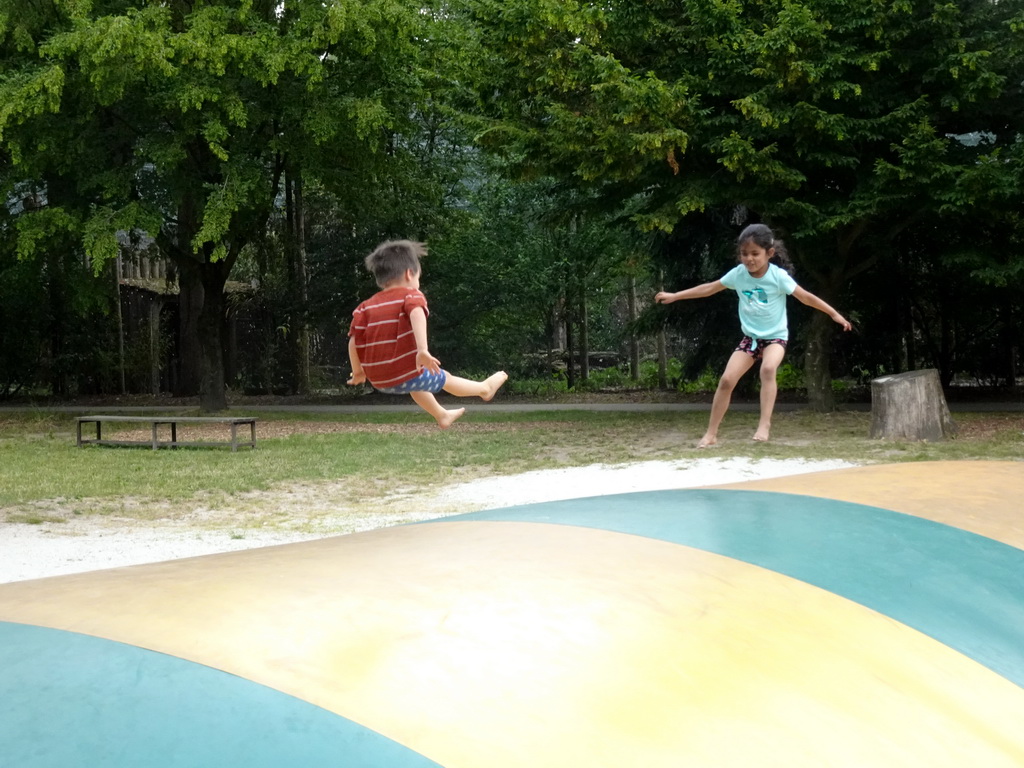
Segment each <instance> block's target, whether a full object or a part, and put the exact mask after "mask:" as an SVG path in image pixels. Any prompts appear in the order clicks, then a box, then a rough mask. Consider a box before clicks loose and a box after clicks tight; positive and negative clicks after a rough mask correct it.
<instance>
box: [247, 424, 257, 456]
mask: <svg viewBox="0 0 1024 768" xmlns="http://www.w3.org/2000/svg"><path fill="white" fill-rule="evenodd" d="M249 427H250V428H251V430H252V447H253V450H255V449H256V422H255V421H250V422H249Z"/></svg>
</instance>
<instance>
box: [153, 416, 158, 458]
mask: <svg viewBox="0 0 1024 768" xmlns="http://www.w3.org/2000/svg"><path fill="white" fill-rule="evenodd" d="M158 445H159V443H158V442H157V440H156V422H155V421H154V422H153V450H154V451H155V450H156V449H157V446H158Z"/></svg>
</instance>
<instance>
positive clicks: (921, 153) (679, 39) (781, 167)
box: [464, 0, 1024, 409]
mask: <svg viewBox="0 0 1024 768" xmlns="http://www.w3.org/2000/svg"><path fill="white" fill-rule="evenodd" d="M464 7H465V8H466V12H467V14H468V15H469V16H470V17H471V18H472V19H473V22H474V24H475V25H476V28H477V29H478V30H479V31H478V44H479V46H480V55H481V57H482V62H483V63H482V64H481V66H479V67H478V68H477V73H478V79H477V83H478V93H479V94H480V98H479V104H478V110H479V114H480V115H481V120H480V131H479V140H480V142H481V144H482V145H483V146H485V147H488V148H489V149H491V150H493V151H495V152H498V153H501V154H502V155H503V156H506V157H508V158H509V159H510V161H512V162H513V163H515V164H516V165H517V166H518V168H519V171H520V172H521V173H523V174H528V173H536V172H544V173H551V174H554V175H557V176H560V177H564V178H571V179H574V180H576V182H577V183H580V184H586V185H592V186H597V187H599V188H600V189H601V191H602V193H603V194H606V195H611V196H618V197H620V198H635V199H640V200H641V201H642V209H641V210H639V211H638V214H637V216H636V221H637V223H638V224H639V225H640V226H641V227H644V228H647V229H663V230H671V229H672V228H674V227H675V226H676V225H677V224H678V223H679V222H680V221H683V220H685V219H686V218H687V217H689V216H692V215H694V214H698V213H700V212H702V211H706V210H709V209H710V210H715V209H717V210H729V209H732V210H741V211H746V212H748V214H749V216H750V217H754V218H760V219H762V220H765V221H767V223H769V224H770V225H772V226H773V227H774V228H775V229H776V230H777V231H778V233H779V234H780V235H782V236H785V237H786V238H787V240H788V242H789V243H790V245H791V246H792V248H791V250H792V252H793V254H794V256H795V258H796V261H797V265H798V267H799V269H800V270H801V275H803V276H804V277H809V278H810V282H811V285H810V286H809V287H810V288H811V290H813V291H814V292H815V293H818V294H819V295H821V296H822V297H823V298H825V299H826V300H827V301H829V302H830V303H836V304H840V305H842V302H841V301H839V299H840V298H841V293H842V291H843V288H844V286H845V285H847V283H848V282H849V280H850V279H851V278H853V277H854V276H856V275H858V274H860V273H863V272H866V271H871V270H875V269H877V268H878V259H879V257H880V255H881V253H882V252H883V251H882V250H880V249H875V248H871V247H869V246H870V245H871V244H872V242H879V241H880V242H888V241H891V239H892V238H893V237H895V236H896V235H897V234H898V233H899V232H901V231H903V230H905V229H906V228H907V227H908V226H910V225H911V224H912V223H913V222H914V221H916V220H918V219H920V218H921V217H922V216H926V215H928V214H929V213H931V212H938V211H943V212H944V214H945V215H947V216H952V215H955V214H958V213H962V212H964V211H966V210H969V209H970V207H971V206H972V205H973V204H974V203H975V202H976V200H977V199H978V198H977V195H975V196H974V197H973V198H972V196H971V195H970V194H969V192H968V189H969V184H968V183H967V182H968V180H970V179H975V180H976V178H977V176H978V174H979V172H980V171H979V168H983V169H985V171H986V172H987V173H989V174H994V175H997V176H1000V177H1005V176H1008V175H1009V176H1014V175H1017V176H1019V174H1020V156H1019V154H1018V153H1016V152H1012V151H1011V148H1012V147H1014V146H1015V144H1016V143H1017V142H1018V141H1019V135H1018V134H1019V130H1020V126H1021V125H1022V121H1021V116H1022V114H1021V109H1022V106H1021V104H1022V102H1021V99H1020V93H1019V91H1020V83H1021V82H1022V80H1024V68H1022V66H1021V57H1020V49H1021V46H1020V42H1021V32H1020V30H1021V28H1022V25H1021V22H1020V17H1021V3H1020V1H1019V0H1013V1H1012V2H1009V3H991V2H987V0H969V2H961V3H958V4H952V3H947V2H944V0H908V2H901V3H875V2H869V1H868V0H854V1H853V2H847V1H846V0H843V1H842V2H840V1H839V0H804V1H802V2H794V0H768V1H767V2H727V3H708V2H705V0H684V2H675V1H674V0H673V1H670V0H647V1H646V2H636V3H590V2H555V1H554V0H518V1H516V2H502V3H498V2H495V1H493V0H466V2H465V5H464ZM971 134H980V135H984V136H985V139H986V140H985V141H983V142H977V143H974V144H971V143H969V142H964V141H963V140H962V137H964V136H967V135H971ZM698 257H699V254H696V253H692V252H690V253H686V254H685V258H688V259H694V258H698ZM817 315H820V313H817V314H816V315H815V316H814V317H813V319H812V321H811V324H810V328H809V331H808V335H807V364H806V376H807V380H808V391H809V395H810V397H811V402H812V404H813V405H814V406H816V407H818V408H822V409H825V408H829V407H831V390H830V387H829V384H830V375H829V365H828V361H829V350H830V344H829V339H830V335H831V333H832V330H831V324H830V323H829V322H828V318H827V317H824V316H823V315H822V316H821V317H818V316H817Z"/></svg>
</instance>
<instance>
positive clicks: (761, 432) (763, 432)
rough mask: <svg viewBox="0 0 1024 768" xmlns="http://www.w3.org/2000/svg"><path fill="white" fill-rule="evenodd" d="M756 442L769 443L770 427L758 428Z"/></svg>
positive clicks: (755, 434) (755, 436)
mask: <svg viewBox="0 0 1024 768" xmlns="http://www.w3.org/2000/svg"><path fill="white" fill-rule="evenodd" d="M753 440H754V442H757V443H767V442H768V427H758V428H757V432H755V433H754V437H753Z"/></svg>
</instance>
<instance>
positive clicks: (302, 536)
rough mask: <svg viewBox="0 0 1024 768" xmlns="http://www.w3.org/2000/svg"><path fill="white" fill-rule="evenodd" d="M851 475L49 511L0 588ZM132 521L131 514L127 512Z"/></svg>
mask: <svg viewBox="0 0 1024 768" xmlns="http://www.w3.org/2000/svg"><path fill="white" fill-rule="evenodd" d="M848 466H853V465H852V464H849V463H847V462H842V461H806V460H802V459H790V460H779V459H762V460H759V461H756V460H751V459H744V458H731V459H716V458H706V459H681V460H677V461H644V462H634V463H630V464H618V465H602V464H594V465H590V466H584V467H575V468H568V469H550V470H539V471H536V472H527V473H525V474H521V475H514V476H510V477H485V478H479V479H475V480H470V481H468V482H459V483H452V484H450V485H447V486H444V487H442V488H439V489H436V490H432V491H425V492H424V491H421V490H420V489H414V488H409V489H400V490H398V491H392V492H391V493H388V494H386V495H383V496H379V497H376V498H373V499H372V501H370V500H363V501H362V502H361V503H359V504H355V503H353V502H350V501H346V499H348V498H350V494H347V493H346V492H345V489H344V488H343V487H342V484H340V483H318V484H311V485H296V486H291V487H287V488H282V489H279V490H276V491H270V492H263V493H260V494H254V495H253V496H259V502H260V503H259V506H260V507H261V508H262V509H263V510H266V509H268V508H271V509H272V510H273V514H270V515H268V514H266V513H265V512H264V513H261V514H260V515H257V516H253V517H248V516H247V515H246V509H247V502H252V501H253V499H248V498H247V495H246V494H240V495H239V496H238V497H234V498H231V499H216V500H215V499H210V500H209V503H200V504H198V505H194V506H193V508H192V509H191V510H190V511H189V512H188V513H187V514H185V515H181V514H180V510H178V512H179V514H178V515H176V516H175V519H171V518H170V514H169V512H170V510H162V509H161V508H160V506H161V505H160V504H159V503H153V502H138V501H136V502H133V500H131V499H125V500H123V501H121V502H119V504H121V505H122V506H123V507H124V510H123V511H125V512H127V511H128V507H130V506H131V505H132V504H133V503H136V504H146V506H147V510H146V512H147V517H148V518H150V519H147V520H145V521H141V522H140V521H139V520H138V519H136V518H137V515H135V516H134V517H129V516H126V515H125V514H118V513H117V510H116V509H115V510H112V512H111V514H108V515H105V516H104V515H87V516H79V517H75V516H74V515H69V514H64V513H62V511H61V510H60V509H50V510H48V513H47V514H46V515H43V519H44V520H46V521H47V522H42V523H39V524H34V525H30V524H26V523H0V582H8V581H21V580H24V579H35V578H41V577H45V576H56V575H60V574H68V573H81V572H83V571H92V570H98V569H103V568H114V567H119V566H125V565H137V564H140V563H152V562H160V561H164V560H174V559H177V558H183V557H195V556H198V555H207V554H214V553H217V552H229V551H233V550H240V549H251V548H253V547H263V546H270V545H274V544H284V543H288V542H293V541H305V540H309V539H317V538H323V537H325V536H334V535H340V534H347V533H354V532H358V531H366V530H372V529H375V528H382V527H386V526H390V525H399V524H401V523H408V522H415V521H418V520H427V519H432V518H437V517H444V516H447V515H453V514H461V513H465V512H475V511H478V510H481V509H493V508H497V507H506V506H513V505H516V504H530V503H535V502H542V501H555V500H559V499H569V498H580V497H585V496H601V495H606V494H612V493H628V492H633V491H651V490H666V489H672V488H694V487H700V486H706V485H719V484H722V483H732V482H742V481H744V480H754V479H764V478H769V477H781V476H784V475H793V474H802V473H806V472H818V471H824V470H829V469H839V468H842V467H848ZM132 511H133V512H136V513H137V512H138V510H137V509H134V510H132Z"/></svg>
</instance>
